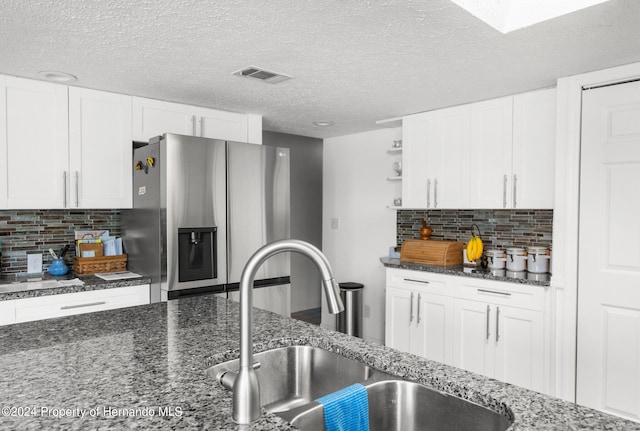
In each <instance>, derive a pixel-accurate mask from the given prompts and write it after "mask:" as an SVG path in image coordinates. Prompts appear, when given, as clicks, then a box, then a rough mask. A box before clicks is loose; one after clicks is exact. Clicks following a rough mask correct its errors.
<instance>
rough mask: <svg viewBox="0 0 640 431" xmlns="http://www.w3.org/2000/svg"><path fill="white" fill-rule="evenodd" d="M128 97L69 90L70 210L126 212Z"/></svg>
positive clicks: (129, 164) (129, 146) (129, 172)
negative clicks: (113, 209) (114, 209)
mask: <svg viewBox="0 0 640 431" xmlns="http://www.w3.org/2000/svg"><path fill="white" fill-rule="evenodd" d="M132 151H133V150H132V144H131V96H123V95H121V94H114V93H105V92H102V91H95V90H87V89H84V88H77V87H70V88H69V178H70V192H71V193H70V194H69V195H70V202H69V203H68V205H67V207H71V208H131V206H132V189H131V187H132V172H133V164H132Z"/></svg>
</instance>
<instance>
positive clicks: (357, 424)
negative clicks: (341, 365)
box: [316, 383, 369, 431]
mask: <svg viewBox="0 0 640 431" xmlns="http://www.w3.org/2000/svg"><path fill="white" fill-rule="evenodd" d="M316 401H317V402H319V403H320V404H322V405H323V406H324V427H325V429H326V431H369V400H368V398H367V388H365V387H364V386H362V385H361V384H360V383H356V384H353V385H351V386H347V387H346V388H344V389H340V390H339V391H337V392H334V393H332V394H329V395H325V396H324V397H320V398H318V399H317V400H316Z"/></svg>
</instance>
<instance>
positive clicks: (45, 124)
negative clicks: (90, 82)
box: [0, 76, 69, 209]
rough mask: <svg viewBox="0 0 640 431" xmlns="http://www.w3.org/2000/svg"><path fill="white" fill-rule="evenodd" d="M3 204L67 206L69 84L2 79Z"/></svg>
mask: <svg viewBox="0 0 640 431" xmlns="http://www.w3.org/2000/svg"><path fill="white" fill-rule="evenodd" d="M0 82H3V83H4V85H2V92H3V93H4V94H3V96H2V99H3V100H4V102H5V105H4V106H3V112H4V114H5V115H4V117H3V119H2V123H0V126H1V127H2V128H3V129H4V130H2V132H3V138H2V140H0V150H2V151H1V154H0V176H2V180H0V185H2V186H4V187H2V189H0V206H2V207H5V208H12V209H23V208H35V209H47V208H64V206H65V200H66V199H67V191H68V190H67V185H68V162H69V152H68V145H69V144H68V130H69V124H68V98H67V87H66V86H63V85H57V84H50V83H48V82H41V81H33V80H28V79H21V78H14V77H9V76H7V77H3V79H2V81H0Z"/></svg>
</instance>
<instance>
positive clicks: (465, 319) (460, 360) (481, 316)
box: [453, 299, 495, 377]
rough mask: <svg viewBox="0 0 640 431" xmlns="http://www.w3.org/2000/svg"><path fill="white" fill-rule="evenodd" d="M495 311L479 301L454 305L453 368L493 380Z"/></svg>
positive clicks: (462, 301)
mask: <svg viewBox="0 0 640 431" xmlns="http://www.w3.org/2000/svg"><path fill="white" fill-rule="evenodd" d="M494 308H495V307H492V306H491V305H489V304H487V303H484V302H477V301H469V300H466V299H454V301H453V318H454V323H453V326H454V328H453V337H454V339H453V365H455V366H456V367H459V368H463V369H465V370H469V371H473V372H474V373H478V374H483V375H486V376H489V377H493V355H494V341H493V339H492V335H493V330H494V327H495V321H494V314H493V312H492V310H493V309H494Z"/></svg>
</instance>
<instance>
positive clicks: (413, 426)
mask: <svg viewBox="0 0 640 431" xmlns="http://www.w3.org/2000/svg"><path fill="white" fill-rule="evenodd" d="M366 388H367V395H368V398H369V429H370V431H377V430H380V431H395V430H397V431H400V430H402V431H418V430H425V431H426V430H459V431H463V430H470V431H471V430H474V431H481V430H482V431H485V430H492V431H493V430H495V431H502V430H506V429H507V428H509V426H510V425H511V423H512V421H510V420H509V419H508V418H507V417H505V416H502V415H500V414H498V413H496V412H494V411H492V410H489V409H487V408H485V407H482V406H479V405H477V404H474V403H472V402H470V401H466V400H463V399H462V398H458V397H455V396H452V395H448V394H444V393H441V392H439V391H436V390H433V389H430V388H428V387H427V386H424V385H421V384H419V383H415V382H408V381H404V380H387V381H381V382H375V383H371V384H367V385H366ZM285 419H287V420H289V422H290V423H291V424H292V425H293V426H295V427H296V428H299V429H301V430H305V431H324V429H325V428H324V413H323V408H322V405H320V404H318V403H314V405H313V406H309V408H307V409H305V410H304V411H300V412H297V415H295V416H294V417H288V418H285Z"/></svg>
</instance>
